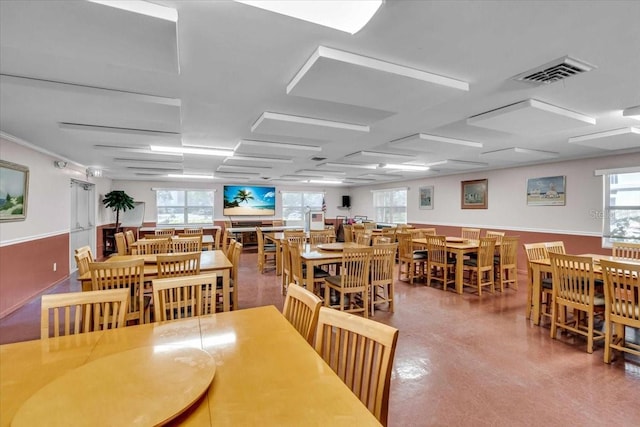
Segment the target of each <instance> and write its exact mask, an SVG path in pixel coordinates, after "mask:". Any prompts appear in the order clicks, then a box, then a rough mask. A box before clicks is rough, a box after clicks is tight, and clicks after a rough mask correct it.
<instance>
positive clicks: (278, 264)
mask: <svg viewBox="0 0 640 427" xmlns="http://www.w3.org/2000/svg"><path fill="white" fill-rule="evenodd" d="M274 241H275V243H276V276H280V275H281V274H282V250H281V247H280V239H274Z"/></svg>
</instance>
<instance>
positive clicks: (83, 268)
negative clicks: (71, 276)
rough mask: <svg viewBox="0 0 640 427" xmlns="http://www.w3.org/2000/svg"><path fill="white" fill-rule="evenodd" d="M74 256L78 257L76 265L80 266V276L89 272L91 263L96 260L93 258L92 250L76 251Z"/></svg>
mask: <svg viewBox="0 0 640 427" xmlns="http://www.w3.org/2000/svg"><path fill="white" fill-rule="evenodd" d="M74 258H75V259H76V266H77V267H78V276H82V275H83V274H85V273H87V272H89V263H91V262H93V261H94V260H93V259H92V258H91V250H89V251H82V252H79V253H76V254H75V255H74Z"/></svg>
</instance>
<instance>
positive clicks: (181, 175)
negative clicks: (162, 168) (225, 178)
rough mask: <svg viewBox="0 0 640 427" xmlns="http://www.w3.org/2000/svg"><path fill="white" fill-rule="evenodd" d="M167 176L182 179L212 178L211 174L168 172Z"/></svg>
mask: <svg viewBox="0 0 640 427" xmlns="http://www.w3.org/2000/svg"><path fill="white" fill-rule="evenodd" d="M167 176H168V177H169V178H183V179H213V175H194V174H186V173H185V174H179V173H170V174H169V175H167Z"/></svg>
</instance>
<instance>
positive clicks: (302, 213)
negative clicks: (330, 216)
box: [280, 190, 326, 226]
mask: <svg viewBox="0 0 640 427" xmlns="http://www.w3.org/2000/svg"><path fill="white" fill-rule="evenodd" d="M288 194H296V195H299V196H300V205H297V204H296V205H286V204H285V201H286V200H287V199H288V197H287V195H288ZM308 195H321V196H322V197H321V199H322V200H324V197H325V195H326V194H325V192H324V191H300V190H298V191H285V190H282V191H281V192H280V197H281V198H280V200H281V206H280V216H281V217H282V219H283V221H286V222H285V223H286V224H287V225H299V226H303V225H304V220H305V213H306V212H305V210H306V208H309V210H311V211H321V210H322V201H320V204H319V205H318V206H315V205H313V206H310V205H305V204H304V203H305V198H306V197H307V196H308ZM286 209H289V210H293V211H299V212H300V219H288V218H287V217H285V210H286Z"/></svg>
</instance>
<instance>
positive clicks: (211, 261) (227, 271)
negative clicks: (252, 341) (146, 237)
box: [78, 250, 238, 311]
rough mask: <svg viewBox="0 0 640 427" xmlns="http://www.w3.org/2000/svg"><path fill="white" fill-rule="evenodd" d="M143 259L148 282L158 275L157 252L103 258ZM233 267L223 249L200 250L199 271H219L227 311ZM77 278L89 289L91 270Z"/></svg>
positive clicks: (234, 297) (145, 276) (112, 259)
mask: <svg viewBox="0 0 640 427" xmlns="http://www.w3.org/2000/svg"><path fill="white" fill-rule="evenodd" d="M160 255H167V254H160ZM140 258H142V259H143V260H144V272H143V274H144V280H145V282H150V281H151V280H153V279H156V278H157V277H158V265H157V258H158V254H149V255H112V256H110V257H109V258H107V259H106V260H105V262H115V261H130V260H133V259H140ZM232 269H233V264H232V263H231V261H230V260H229V259H228V258H227V257H226V255H225V254H224V252H223V251H221V250H215V251H204V252H200V273H202V274H204V273H220V275H221V277H222V292H223V297H222V309H223V310H224V311H229V310H230V309H231V300H230V298H229V293H230V292H229V291H230V289H231V282H230V280H229V279H230V278H231V270H232ZM78 280H79V281H80V282H81V284H82V290H83V291H90V290H91V272H90V271H88V272H86V273H84V274H82V275H79V276H78ZM237 298H238V297H237V292H234V294H233V307H234V309H235V308H236V307H238V301H237Z"/></svg>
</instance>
